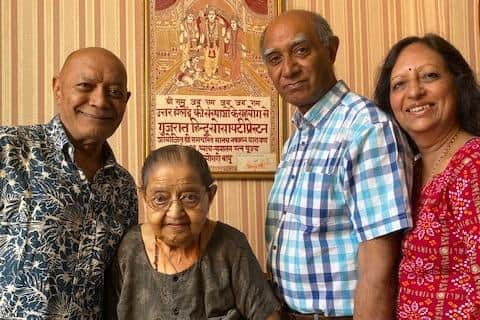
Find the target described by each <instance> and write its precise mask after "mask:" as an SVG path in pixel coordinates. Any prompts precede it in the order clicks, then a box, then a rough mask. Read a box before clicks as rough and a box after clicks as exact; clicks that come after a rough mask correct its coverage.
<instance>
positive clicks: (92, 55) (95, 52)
mask: <svg viewBox="0 0 480 320" xmlns="http://www.w3.org/2000/svg"><path fill="white" fill-rule="evenodd" d="M99 59H104V62H106V63H103V69H105V70H106V69H107V68H108V69H111V70H113V71H115V72H118V73H119V77H121V78H122V81H121V82H123V83H125V84H126V83H127V70H126V69H125V66H124V64H123V62H122V61H121V60H120V59H119V58H118V57H117V56H115V55H114V54H113V53H112V52H110V51H108V50H106V49H104V48H99V47H91V48H82V49H79V50H77V51H74V52H72V53H71V54H70V55H68V57H67V58H66V60H65V63H64V64H63V66H62V68H61V70H60V73H59V76H60V77H62V75H64V74H65V73H66V72H71V70H70V69H71V68H72V65H74V64H76V63H83V64H86V65H87V66H89V67H90V66H91V67H92V68H94V69H97V68H98V69H102V68H99V67H98V66H99V64H98V60H99ZM90 60H93V61H95V63H91V61H90ZM75 68H79V66H75ZM82 69H83V68H82ZM96 72H98V71H96Z"/></svg>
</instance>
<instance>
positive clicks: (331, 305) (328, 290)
mask: <svg viewBox="0 0 480 320" xmlns="http://www.w3.org/2000/svg"><path fill="white" fill-rule="evenodd" d="M293 121H294V123H295V125H296V127H297V130H296V131H295V133H294V134H293V135H292V137H290V139H289V140H288V141H287V142H286V144H285V146H284V151H283V155H282V159H281V161H280V164H279V166H278V169H277V173H276V175H275V182H274V184H273V187H272V191H271V193H270V197H269V201H268V202H269V203H268V208H267V222H266V240H267V244H268V246H269V247H268V252H269V253H268V268H269V271H270V272H271V273H272V276H273V281H274V283H275V285H276V286H277V290H278V291H279V292H278V293H279V294H280V295H281V296H283V297H284V299H285V302H286V303H287V304H288V305H289V307H290V308H292V309H293V310H296V311H298V312H301V313H313V312H320V311H322V312H324V313H325V315H327V316H344V315H352V314H353V297H354V290H355V287H356V283H357V267H358V266H357V253H358V246H359V243H360V242H362V241H365V240H369V239H373V238H376V237H379V236H382V235H385V234H388V233H391V232H393V231H396V230H401V229H404V228H408V227H410V226H411V224H412V222H411V215H410V207H409V200H408V199H409V186H410V179H411V170H412V165H411V164H412V161H411V154H410V151H409V150H408V147H405V146H407V143H406V141H405V139H404V136H403V134H402V133H401V132H400V130H399V128H398V127H397V125H396V124H395V123H394V122H392V121H391V120H390V119H389V118H388V117H387V116H386V115H385V114H384V113H383V112H382V111H380V110H379V109H378V108H377V107H376V106H375V105H374V104H373V103H372V102H371V101H369V100H367V99H366V98H364V97H361V96H359V95H357V94H355V93H353V92H350V91H349V89H348V88H347V87H346V85H345V84H344V83H343V82H342V81H339V82H337V84H336V85H335V86H334V87H333V88H332V89H331V90H330V91H329V92H328V93H327V94H326V95H325V96H324V97H323V98H322V99H321V100H320V101H318V102H317V103H316V104H315V105H314V106H313V107H312V108H311V109H310V110H309V111H308V112H307V113H306V114H305V115H302V114H301V113H300V112H298V111H297V112H296V113H295V116H294V120H293ZM407 180H408V181H407Z"/></svg>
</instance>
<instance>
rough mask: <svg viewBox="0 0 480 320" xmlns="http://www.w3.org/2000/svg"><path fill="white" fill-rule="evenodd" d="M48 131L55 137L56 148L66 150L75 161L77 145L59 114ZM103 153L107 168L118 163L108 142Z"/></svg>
mask: <svg viewBox="0 0 480 320" xmlns="http://www.w3.org/2000/svg"><path fill="white" fill-rule="evenodd" d="M47 131H48V132H49V133H50V138H51V139H53V144H54V147H55V149H56V150H58V151H59V152H63V151H64V150H65V151H66V152H67V153H68V155H69V156H70V158H71V159H72V161H73V159H74V156H73V153H74V151H75V147H74V145H73V144H72V143H71V142H70V140H69V139H68V136H67V133H66V132H65V127H64V126H63V123H62V121H61V120H60V116H59V115H58V114H57V115H55V116H54V117H53V119H52V120H50V122H49V123H48V124H47ZM103 155H104V160H105V162H104V163H105V165H104V167H105V168H108V167H112V166H114V165H116V164H117V161H116V159H115V156H114V154H113V151H112V149H111V148H110V145H109V144H108V143H107V142H106V143H105V144H104V145H103Z"/></svg>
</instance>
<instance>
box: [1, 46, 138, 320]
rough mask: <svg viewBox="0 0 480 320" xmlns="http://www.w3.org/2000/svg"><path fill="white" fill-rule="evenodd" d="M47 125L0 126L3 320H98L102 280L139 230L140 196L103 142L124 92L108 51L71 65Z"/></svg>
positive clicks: (95, 51)
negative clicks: (129, 234)
mask: <svg viewBox="0 0 480 320" xmlns="http://www.w3.org/2000/svg"><path fill="white" fill-rule="evenodd" d="M53 93H54V98H55V102H56V105H57V107H58V110H59V114H58V115H56V116H55V117H54V118H53V119H52V120H51V121H50V122H49V123H48V124H45V125H34V126H18V127H0V319H99V318H100V317H101V314H102V310H101V306H102V299H103V274H104V271H105V268H106V266H108V264H109V263H110V260H111V258H112V256H113V255H114V252H115V249H116V247H117V245H118V243H119V241H120V239H121V237H122V235H123V233H124V232H125V230H126V229H128V228H129V227H130V226H131V225H133V224H134V223H136V222H137V197H136V187H135V183H134V181H133V178H132V177H131V175H130V174H129V173H128V172H127V171H126V170H125V169H124V168H122V167H121V166H120V165H119V164H118V163H117V162H116V161H115V158H114V155H113V153H112V150H111V149H110V147H109V146H108V143H107V142H106V139H107V138H109V137H110V136H111V135H112V134H113V133H114V132H115V130H116V129H117V127H118V126H119V124H120V122H121V120H122V118H123V114H124V112H125V108H126V104H127V101H128V99H129V97H130V92H128V91H127V75H126V70H125V67H124V65H123V63H122V62H121V61H120V60H119V59H118V58H117V57H116V56H115V55H114V54H113V53H111V52H110V51H107V50H105V49H102V48H85V49H81V50H78V51H75V52H73V53H72V54H70V56H68V58H67V60H66V61H65V64H64V66H63V68H62V70H61V71H60V73H59V75H58V76H56V77H55V78H54V79H53Z"/></svg>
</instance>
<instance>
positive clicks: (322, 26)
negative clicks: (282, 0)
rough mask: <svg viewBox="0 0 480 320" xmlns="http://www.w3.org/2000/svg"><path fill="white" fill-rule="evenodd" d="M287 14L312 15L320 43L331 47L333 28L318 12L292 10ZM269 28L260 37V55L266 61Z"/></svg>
mask: <svg viewBox="0 0 480 320" xmlns="http://www.w3.org/2000/svg"><path fill="white" fill-rule="evenodd" d="M287 12H303V13H306V14H309V15H311V17H312V18H313V24H314V25H315V30H316V32H317V36H318V38H319V39H320V42H321V43H322V44H323V45H324V46H325V47H328V46H329V45H330V39H332V38H333V37H334V34H333V31H332V28H331V27H330V24H329V23H328V22H327V20H325V18H324V17H322V16H321V15H320V14H318V13H316V12H311V11H304V10H291V11H287ZM267 28H268V26H267ZM267 28H265V29H264V30H263V31H262V34H261V35H260V54H261V56H262V59H264V60H265V57H264V55H263V51H264V50H265V48H264V41H265V33H266V31H267Z"/></svg>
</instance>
